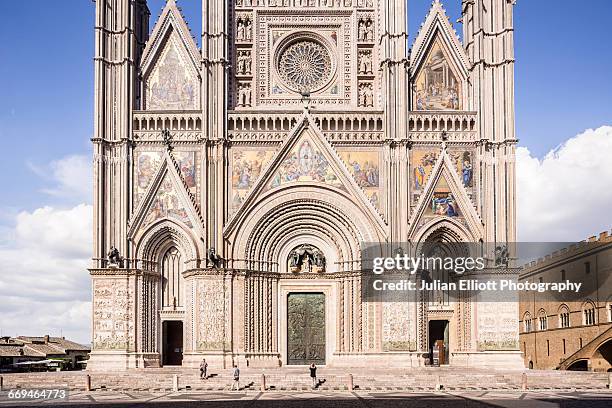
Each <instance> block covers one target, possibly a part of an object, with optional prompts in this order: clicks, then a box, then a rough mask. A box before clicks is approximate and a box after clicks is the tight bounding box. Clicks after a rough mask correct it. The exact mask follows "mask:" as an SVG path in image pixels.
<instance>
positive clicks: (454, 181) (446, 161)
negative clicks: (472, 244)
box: [409, 147, 484, 239]
mask: <svg viewBox="0 0 612 408" xmlns="http://www.w3.org/2000/svg"><path fill="white" fill-rule="evenodd" d="M434 219H451V220H455V221H460V222H461V223H462V224H464V225H465V226H466V227H467V229H468V230H469V231H470V233H471V234H472V236H473V237H474V238H476V239H480V238H481V237H482V236H483V234H484V229H483V224H482V220H481V219H480V217H479V216H478V213H477V212H476V209H475V208H474V205H473V203H472V201H471V200H470V198H469V196H468V194H467V192H466V191H465V188H464V186H463V184H462V181H461V179H460V178H459V175H458V174H457V171H456V167H455V164H454V163H453V160H452V159H451V157H450V156H449V155H448V153H447V151H446V148H445V147H443V148H442V150H441V152H440V154H439V157H438V160H437V162H436V164H435V166H434V168H433V169H432V171H431V175H430V176H429V178H428V181H427V183H426V185H425V188H424V191H423V194H421V196H420V199H419V201H418V203H417V206H416V207H415V211H414V212H413V213H412V216H411V217H410V228H409V236H410V237H412V236H414V235H415V233H416V231H417V230H418V229H419V228H420V227H421V226H422V225H424V224H426V223H427V222H429V221H431V220H434Z"/></svg>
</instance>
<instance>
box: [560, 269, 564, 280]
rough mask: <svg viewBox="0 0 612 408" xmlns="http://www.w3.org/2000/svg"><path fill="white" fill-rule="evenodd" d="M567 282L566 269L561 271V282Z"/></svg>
mask: <svg viewBox="0 0 612 408" xmlns="http://www.w3.org/2000/svg"><path fill="white" fill-rule="evenodd" d="M564 280H565V269H561V281H562V282H563V281H564Z"/></svg>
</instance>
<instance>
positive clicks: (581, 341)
mask: <svg viewBox="0 0 612 408" xmlns="http://www.w3.org/2000/svg"><path fill="white" fill-rule="evenodd" d="M580 348H582V337H581V338H580Z"/></svg>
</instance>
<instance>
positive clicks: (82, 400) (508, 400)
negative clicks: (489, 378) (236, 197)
mask: <svg viewBox="0 0 612 408" xmlns="http://www.w3.org/2000/svg"><path fill="white" fill-rule="evenodd" d="M6 395H7V393H6V392H3V393H2V395H1V396H0V406H44V405H53V406H56V407H59V406H72V407H86V406H93V405H102V404H112V405H113V407H116V408H119V407H139V406H143V405H145V404H146V405H152V406H156V407H223V408H240V407H245V408H246V407H249V408H255V407H282V408H301V407H309V408H312V407H330V408H332V407H333V408H343V407H355V408H357V407H364V408H378V407H380V408H383V407H384V408H387V407H389V408H394V407H432V406H436V407H451V406H452V407H456V406H459V407H508V408H513V407H551V408H552V407H564V408H565V407H595V408H596V407H609V406H610V404H612V393H611V392H608V391H581V392H558V391H537V392H534V391H529V392H520V391H505V392H501V391H466V392H446V391H441V392H405V391H395V392H393V391H385V392H361V391H353V392H349V391H306V392H295V391H292V392H287V391H279V392H254V391H239V392H236V391H234V392H231V391H217V392H184V391H180V392H161V391H158V392H111V391H98V392H95V391H94V392H84V391H75V392H71V393H70V395H69V399H68V400H62V401H57V400H56V401H53V400H39V401H28V402H25V401H21V402H15V401H14V400H8V399H7V396H6Z"/></svg>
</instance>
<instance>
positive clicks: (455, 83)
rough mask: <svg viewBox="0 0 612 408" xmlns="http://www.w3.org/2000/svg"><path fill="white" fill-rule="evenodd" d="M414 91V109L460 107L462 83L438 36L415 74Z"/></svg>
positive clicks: (449, 108)
mask: <svg viewBox="0 0 612 408" xmlns="http://www.w3.org/2000/svg"><path fill="white" fill-rule="evenodd" d="M415 92H416V95H415V100H416V103H415V105H416V110H458V109H461V98H462V84H461V82H460V81H459V80H458V77H457V75H456V74H455V72H454V71H453V68H452V67H451V65H450V63H449V59H448V56H447V54H446V52H445V51H444V48H443V46H442V43H441V41H440V39H439V38H436V40H435V41H434V43H433V46H432V48H431V50H430V51H429V54H428V56H427V59H426V60H425V63H424V65H423V67H422V68H421V69H420V70H419V73H418V74H417V76H416V81H415Z"/></svg>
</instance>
